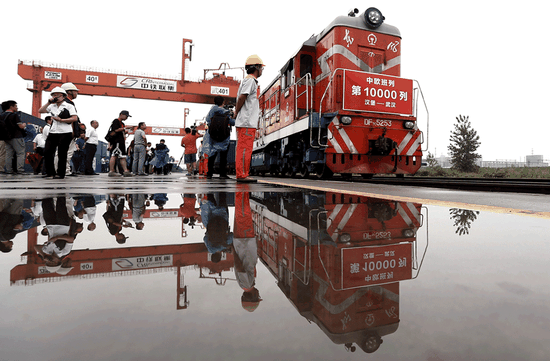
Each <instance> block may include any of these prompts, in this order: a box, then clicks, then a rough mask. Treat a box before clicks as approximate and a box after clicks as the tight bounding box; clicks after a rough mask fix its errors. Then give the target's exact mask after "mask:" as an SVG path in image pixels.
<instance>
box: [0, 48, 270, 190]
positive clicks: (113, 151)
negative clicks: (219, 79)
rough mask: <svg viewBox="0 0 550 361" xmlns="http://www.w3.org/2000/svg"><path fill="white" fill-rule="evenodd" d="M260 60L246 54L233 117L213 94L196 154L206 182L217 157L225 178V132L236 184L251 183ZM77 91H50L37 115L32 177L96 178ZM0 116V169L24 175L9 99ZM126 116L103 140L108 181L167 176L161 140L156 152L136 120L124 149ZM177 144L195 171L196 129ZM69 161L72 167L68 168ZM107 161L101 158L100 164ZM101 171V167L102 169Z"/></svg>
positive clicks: (92, 138)
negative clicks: (40, 119)
mask: <svg viewBox="0 0 550 361" xmlns="http://www.w3.org/2000/svg"><path fill="white" fill-rule="evenodd" d="M263 68H264V64H263V61H262V60H261V59H260V58H259V57H258V56H257V55H252V56H249V57H248V58H247V60H246V64H245V69H246V73H247V76H246V77H245V79H243V81H242V82H241V84H240V86H239V89H238V92H237V98H236V104H235V110H234V113H233V112H231V111H230V110H229V109H226V108H225V107H224V102H225V99H224V98H223V97H221V96H217V97H216V98H215V99H214V103H215V104H214V106H213V107H212V108H211V109H210V111H209V113H208V115H207V117H206V123H207V126H208V131H207V132H206V133H205V134H204V140H203V142H202V147H201V155H202V156H203V158H204V159H206V163H207V171H206V178H207V179H211V178H212V177H213V171H214V164H215V161H216V159H217V158H219V174H220V175H219V178H221V179H228V178H229V177H228V176H227V161H228V160H227V157H228V153H229V145H230V128H231V127H232V126H234V127H235V128H236V132H237V146H236V155H235V170H236V180H237V181H238V182H254V181H255V180H254V179H252V178H250V177H249V173H250V162H251V158H252V148H253V142H254V138H255V135H256V130H257V129H258V126H259V115H260V112H259V102H258V97H259V86H258V80H257V79H258V78H259V77H260V76H261V75H262V72H263ZM78 92H79V89H78V88H77V87H76V86H75V85H74V84H73V83H64V84H63V85H61V86H59V87H55V88H53V89H52V90H51V92H50V97H49V99H48V100H47V102H46V103H45V104H43V105H42V106H41V107H40V109H39V113H41V114H47V116H46V117H45V121H46V125H45V126H44V127H42V128H40V129H39V131H38V134H37V135H36V137H34V139H33V149H34V152H35V153H34V154H33V157H30V158H29V162H31V161H32V163H31V164H32V165H33V169H34V173H35V174H38V173H42V174H43V177H45V178H53V179H64V178H65V176H67V175H69V176H76V175H81V174H82V175H97V174H98V173H96V172H95V167H94V164H93V163H94V162H93V160H94V157H95V154H96V151H97V147H98V144H99V136H98V133H97V128H98V126H99V122H98V121H96V120H92V121H91V122H90V124H89V126H86V125H85V124H83V123H82V122H81V121H80V118H79V116H78V112H77V109H76V104H75V99H76V98H77V96H78ZM2 111H3V113H2V114H1V115H0V170H4V169H5V173H6V174H20V175H26V174H29V173H26V172H25V169H24V165H25V159H26V152H25V136H26V130H25V128H26V126H27V124H25V123H23V122H22V121H21V118H20V116H19V115H18V106H17V102H15V101H13V100H8V101H5V102H3V103H2ZM129 117H131V115H130V113H129V112H128V111H127V110H123V111H121V112H120V113H119V116H118V118H116V119H114V120H113V121H112V123H111V125H110V127H109V131H108V134H107V136H106V137H105V140H106V141H108V143H109V146H108V150H109V152H110V158H109V161H108V173H109V176H110V177H122V176H124V177H132V176H147V175H149V174H150V173H153V172H154V173H156V174H165V175H166V174H168V173H170V171H171V170H172V166H173V162H172V161H171V159H170V156H169V154H168V153H169V151H170V150H169V149H168V147H167V146H166V144H165V141H164V140H161V141H160V143H159V144H157V145H156V147H155V148H152V147H151V143H149V142H147V136H146V133H145V130H146V127H147V126H146V124H145V122H140V123H139V124H138V126H137V129H136V131H135V133H134V139H133V140H132V142H131V143H130V146H129V147H126V140H127V139H126V138H127V134H129V132H130V131H131V130H133V129H134V126H132V125H126V124H125V121H126V120H127V119H128V118H129ZM185 133H186V134H185V136H184V137H183V139H182V142H181V145H182V147H184V148H185V151H184V157H185V165H186V168H187V176H194V175H196V174H197V173H198V166H197V146H196V143H197V139H198V138H200V137H202V135H201V134H198V132H197V130H196V129H191V128H186V129H185ZM71 163H72V167H71ZM104 163H106V162H105V160H102V164H104ZM102 169H103V167H102Z"/></svg>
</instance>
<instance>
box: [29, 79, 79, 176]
mask: <svg viewBox="0 0 550 361" xmlns="http://www.w3.org/2000/svg"><path fill="white" fill-rule="evenodd" d="M66 95H67V92H66V91H65V89H63V88H61V87H55V88H53V89H52V92H51V98H50V99H48V102H47V103H46V104H44V105H42V107H41V108H40V109H39V110H38V112H39V113H50V115H51V116H52V118H51V119H52V126H51V129H50V131H49V134H48V137H47V138H46V147H45V148H44V158H45V164H46V176H45V177H53V178H54V179H63V178H65V174H66V171H67V168H66V164H67V152H68V150H69V146H70V144H71V141H72V140H73V127H72V123H74V122H76V121H77V120H78V114H77V113H76V108H75V107H74V105H72V104H70V103H68V102H67V101H66V98H65V96H66ZM56 150H57V153H58V163H57V164H58V167H57V172H56V170H55V166H54V156H55V151H56Z"/></svg>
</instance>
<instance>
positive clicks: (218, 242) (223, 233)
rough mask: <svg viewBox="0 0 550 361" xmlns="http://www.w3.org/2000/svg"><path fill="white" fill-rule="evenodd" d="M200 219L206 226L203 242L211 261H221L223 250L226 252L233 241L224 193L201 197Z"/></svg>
mask: <svg viewBox="0 0 550 361" xmlns="http://www.w3.org/2000/svg"><path fill="white" fill-rule="evenodd" d="M201 219H202V222H203V224H204V227H205V228H206V233H205V234H204V238H203V240H204V244H205V245H206V248H207V249H208V252H209V253H211V254H212V256H211V257H212V262H214V263H217V262H219V261H221V259H222V255H223V252H228V251H229V250H230V249H231V244H232V243H233V233H231V231H230V229H229V210H228V208H227V201H226V194H225V193H216V194H213V193H209V194H207V195H206V196H205V197H204V198H203V199H202V201H201Z"/></svg>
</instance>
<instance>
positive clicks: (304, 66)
mask: <svg viewBox="0 0 550 361" xmlns="http://www.w3.org/2000/svg"><path fill="white" fill-rule="evenodd" d="M312 71H313V57H312V56H311V55H307V54H302V55H300V78H303V77H304V76H305V75H306V74H307V73H311V72H312Z"/></svg>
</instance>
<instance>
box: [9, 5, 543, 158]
mask: <svg viewBox="0 0 550 361" xmlns="http://www.w3.org/2000/svg"><path fill="white" fill-rule="evenodd" d="M252 4H256V5H254V6H252ZM369 6H375V7H377V8H378V9H380V10H381V11H382V13H383V14H384V16H385V17H386V23H388V24H390V25H393V26H396V27H397V28H398V29H399V30H400V31H401V35H402V50H401V75H402V76H403V77H406V78H411V79H416V80H418V81H419V82H420V85H421V86H422V90H423V92H424V96H425V98H426V102H427V105H428V108H429V112H430V132H429V150H430V151H431V152H432V153H434V152H436V151H437V155H440V154H442V153H446V152H447V146H448V145H449V136H450V132H451V130H452V128H453V124H454V122H455V117H457V116H458V115H459V114H462V115H468V116H469V117H470V121H471V122H472V126H473V127H474V129H476V130H477V132H478V134H479V135H480V137H481V143H482V145H481V147H480V148H479V153H481V154H482V156H483V159H484V160H495V159H515V160H523V158H524V157H525V155H529V154H532V152H533V153H534V154H542V155H544V157H545V158H546V159H548V158H550V149H549V144H548V141H547V134H548V132H549V125H548V122H549V119H548V115H547V114H546V112H545V111H544V105H545V104H547V103H548V102H549V100H548V99H547V98H548V95H549V91H548V90H546V84H550V71H549V70H548V66H547V65H546V62H547V59H546V57H545V56H544V55H546V53H547V51H545V50H546V47H547V43H548V35H550V31H549V27H548V25H547V23H548V20H547V14H548V10H549V8H550V6H549V5H548V4H546V2H544V1H537V0H526V1H522V2H513V3H512V2H510V1H492V0H491V1H486V0H478V1H460V2H458V1H452V2H450V1H427V0H416V1H410V0H408V1H407V0H405V1H402V0H391V1H389V0H388V1H382V0H379V1H375V2H371V3H369V2H361V1H347V0H341V1H325V0H321V1H315V2H313V1H300V2H298V1H286V0H282V1H276V2H272V3H270V4H266V3H261V2H245V1H240V0H238V1H217V0H216V1H205V2H201V1H193V2H191V1H182V0H179V1H163V0H157V1H154V2H137V1H126V0H123V1H116V0H111V1H103V0H101V1H90V2H88V1H86V2H80V1H79V2H77V1H73V2H51V1H43V0H41V1H35V0H31V1H10V2H8V3H7V4H3V5H2V9H1V12H2V21H1V22H0V34H2V42H3V46H2V51H1V52H0V99H1V100H2V101H4V100H8V99H13V100H16V101H17V102H18V104H19V109H20V110H22V111H25V112H27V113H31V103H32V97H31V93H30V92H28V91H27V90H26V87H27V81H26V80H23V79H22V78H20V77H19V76H18V75H17V62H18V59H21V60H39V61H42V62H50V63H58V64H66V65H78V66H88V67H97V68H101V69H117V70H122V71H131V72H133V73H136V74H135V75H139V74H141V73H148V74H149V75H150V76H153V75H157V74H162V75H173V76H178V74H179V73H180V72H181V53H182V39H183V38H188V39H192V40H193V43H194V44H195V47H194V49H193V61H192V62H191V63H190V69H189V72H190V75H191V77H189V74H188V76H186V78H187V79H189V80H197V79H199V78H201V77H202V75H203V69H210V68H218V67H219V66H220V64H221V63H224V62H225V63H229V64H230V65H231V66H235V67H236V66H242V65H243V64H244V61H245V59H246V58H247V56H249V55H251V54H258V55H259V56H260V57H261V58H262V59H263V60H264V62H265V63H266V65H267V67H266V69H265V71H264V75H263V76H262V77H261V78H260V86H262V87H265V86H267V85H268V84H269V83H270V82H271V81H272V80H273V78H274V77H275V76H276V74H277V72H278V71H279V70H280V69H281V68H282V66H283V65H284V63H285V62H286V60H288V58H289V57H290V56H291V55H292V54H293V53H294V52H295V51H296V50H297V49H298V48H299V47H300V45H301V44H302V43H303V42H304V41H305V40H307V39H308V38H309V37H310V36H311V35H313V34H318V33H320V32H321V31H322V30H323V29H324V28H325V27H326V26H327V25H328V24H329V23H330V22H331V21H332V20H333V19H334V18H335V17H336V16H339V15H345V14H347V12H348V10H349V9H350V8H353V7H357V8H359V10H360V12H361V13H362V12H364V10H365V9H366V8H367V7H369ZM63 29H65V30H66V35H65V36H63V35H61V34H62V30H63ZM55 34H57V36H56V35H55ZM47 95H48V93H45V94H44V95H43V99H44V100H45V99H46V96H47ZM76 105H77V108H78V111H79V115H80V116H81V118H82V119H83V120H84V121H85V122H86V123H87V124H88V123H89V120H92V119H96V120H98V121H99V122H100V128H99V131H100V136H103V134H104V133H106V131H107V128H108V126H109V124H110V122H111V121H112V119H114V118H116V117H117V116H118V113H119V112H120V110H122V109H127V110H129V111H130V114H132V115H133V117H132V118H130V119H131V122H129V124H137V123H138V122H140V121H145V122H146V123H147V124H148V125H164V126H182V123H183V111H184V108H189V109H190V115H189V117H188V122H187V124H189V123H190V122H191V123H192V122H193V120H195V119H201V118H203V117H204V116H205V115H206V113H207V111H208V109H209V108H210V105H198V104H192V103H169V102H162V101H150V100H136V99H124V98H107V97H90V96H83V95H81V96H79V97H78V99H77V101H76ZM424 130H425V129H424ZM164 138H165V139H167V142H168V145H169V147H170V149H171V150H172V152H171V154H172V155H173V156H174V157H175V158H177V159H179V157H180V156H181V153H182V148H180V146H179V141H180V139H179V138H175V137H164ZM159 139H160V138H159V137H154V138H152V139H151V140H152V141H153V142H155V143H156V142H158V140H159Z"/></svg>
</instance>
